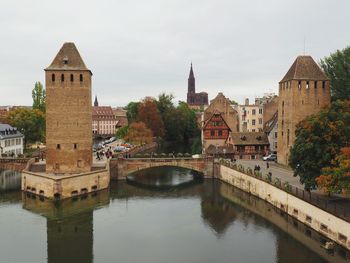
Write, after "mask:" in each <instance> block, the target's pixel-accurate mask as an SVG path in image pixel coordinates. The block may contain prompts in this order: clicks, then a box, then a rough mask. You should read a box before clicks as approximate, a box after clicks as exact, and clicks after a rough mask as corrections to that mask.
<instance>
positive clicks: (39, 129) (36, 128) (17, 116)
mask: <svg viewBox="0 0 350 263" xmlns="http://www.w3.org/2000/svg"><path fill="white" fill-rule="evenodd" d="M7 118H8V121H9V123H10V124H11V125H12V126H14V127H16V128H17V129H18V130H19V131H21V132H22V133H23V134H24V145H25V146H26V145H27V143H35V142H38V141H40V142H43V141H45V114H44V113H43V112H42V111H40V110H38V109H32V110H31V109H26V108H17V109H15V110H12V111H10V112H9V113H8V115H7Z"/></svg>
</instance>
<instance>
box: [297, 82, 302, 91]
mask: <svg viewBox="0 0 350 263" xmlns="http://www.w3.org/2000/svg"><path fill="white" fill-rule="evenodd" d="M298 89H299V90H300V89H301V81H299V82H298Z"/></svg>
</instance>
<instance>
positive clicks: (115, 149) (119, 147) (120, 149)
mask: <svg viewBox="0 0 350 263" xmlns="http://www.w3.org/2000/svg"><path fill="white" fill-rule="evenodd" d="M126 149H127V148H126V147H124V146H121V145H120V146H116V147H115V148H114V151H115V152H124V151H125V150H126Z"/></svg>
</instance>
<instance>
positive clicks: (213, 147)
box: [206, 144, 235, 154]
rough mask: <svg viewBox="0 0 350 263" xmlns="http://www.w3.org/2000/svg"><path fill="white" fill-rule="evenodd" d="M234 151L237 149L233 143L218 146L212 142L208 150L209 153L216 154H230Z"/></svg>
mask: <svg viewBox="0 0 350 263" xmlns="http://www.w3.org/2000/svg"><path fill="white" fill-rule="evenodd" d="M224 150H225V151H224ZM234 152H235V151H234V149H233V145H231V144H230V145H224V146H218V147H216V145H213V144H210V145H209V147H208V148H207V150H206V153H208V154H216V153H219V154H222V153H225V154H226V153H227V154H230V153H234Z"/></svg>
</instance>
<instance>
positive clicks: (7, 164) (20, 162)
mask: <svg viewBox="0 0 350 263" xmlns="http://www.w3.org/2000/svg"><path fill="white" fill-rule="evenodd" d="M28 161H29V158H0V169H2V170H14V171H18V172H21V171H22V170H23V169H24V168H26V165H27V163H28Z"/></svg>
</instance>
